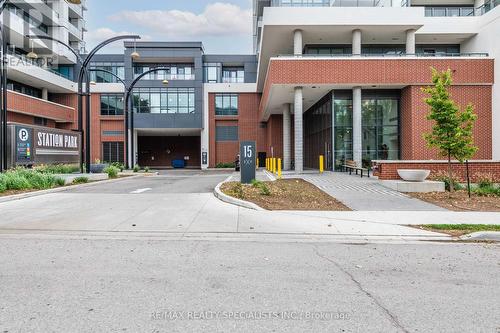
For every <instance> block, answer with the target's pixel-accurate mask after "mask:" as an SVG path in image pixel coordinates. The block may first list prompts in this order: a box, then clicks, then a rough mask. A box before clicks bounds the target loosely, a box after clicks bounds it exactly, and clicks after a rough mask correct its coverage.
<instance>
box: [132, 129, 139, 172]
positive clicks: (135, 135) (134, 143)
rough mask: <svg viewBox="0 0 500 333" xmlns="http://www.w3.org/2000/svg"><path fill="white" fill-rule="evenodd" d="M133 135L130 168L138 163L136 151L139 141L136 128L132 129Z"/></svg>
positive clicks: (137, 152)
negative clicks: (132, 153)
mask: <svg viewBox="0 0 500 333" xmlns="http://www.w3.org/2000/svg"><path fill="white" fill-rule="evenodd" d="M133 134H134V137H133V142H132V144H133V145H134V156H132V162H133V163H132V168H133V167H134V166H136V165H137V164H138V162H139V161H138V158H137V157H138V156H139V151H138V149H137V148H138V146H139V141H138V139H137V130H134V133H133Z"/></svg>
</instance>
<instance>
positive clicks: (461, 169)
mask: <svg viewBox="0 0 500 333" xmlns="http://www.w3.org/2000/svg"><path fill="white" fill-rule="evenodd" d="M452 168H453V173H454V174H455V175H456V177H457V178H459V179H460V180H461V181H465V180H466V168H465V163H464V164H461V163H458V162H455V163H453V166H452ZM398 169H426V170H431V178H432V175H434V174H436V173H437V172H439V171H447V170H448V164H447V163H446V162H431V161H415V162H412V161H408V162H401V163H384V162H380V163H378V165H377V173H376V174H377V175H378V177H379V179H381V180H389V179H400V177H399V175H398V172H397V170H398ZM481 173H483V174H492V175H494V176H496V177H497V178H500V162H499V161H472V162H470V163H469V175H470V177H471V178H472V179H473V180H474V177H475V176H477V175H478V174H481Z"/></svg>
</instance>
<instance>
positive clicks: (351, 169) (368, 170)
mask: <svg viewBox="0 0 500 333" xmlns="http://www.w3.org/2000/svg"><path fill="white" fill-rule="evenodd" d="M343 167H344V172H348V171H349V175H352V172H353V171H356V175H358V171H361V178H363V173H364V172H365V171H366V173H367V174H368V178H370V169H366V168H360V167H357V166H352V165H347V164H344V165H343Z"/></svg>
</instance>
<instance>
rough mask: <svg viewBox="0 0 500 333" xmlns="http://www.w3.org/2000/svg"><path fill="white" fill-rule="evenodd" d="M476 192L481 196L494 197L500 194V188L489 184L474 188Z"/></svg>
mask: <svg viewBox="0 0 500 333" xmlns="http://www.w3.org/2000/svg"><path fill="white" fill-rule="evenodd" d="M474 193H475V194H477V195H479V196H480V197H494V196H500V189H499V188H498V187H496V186H494V185H489V186H483V187H478V188H476V189H474Z"/></svg>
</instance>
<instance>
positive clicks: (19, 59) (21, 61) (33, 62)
mask: <svg viewBox="0 0 500 333" xmlns="http://www.w3.org/2000/svg"><path fill="white" fill-rule="evenodd" d="M7 55H10V56H12V57H13V58H14V59H12V60H8V66H9V67H15V66H19V65H21V66H36V67H38V68H41V69H44V70H46V71H47V72H50V73H52V74H55V75H57V76H60V77H62V78H65V79H66V80H71V79H70V77H68V76H67V75H64V74H62V73H60V72H58V71H57V70H55V69H53V68H50V67H47V66H46V60H45V59H43V58H39V59H30V58H28V57H26V56H25V55H21V54H17V53H14V52H12V51H11V50H9V51H8V52H7Z"/></svg>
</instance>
